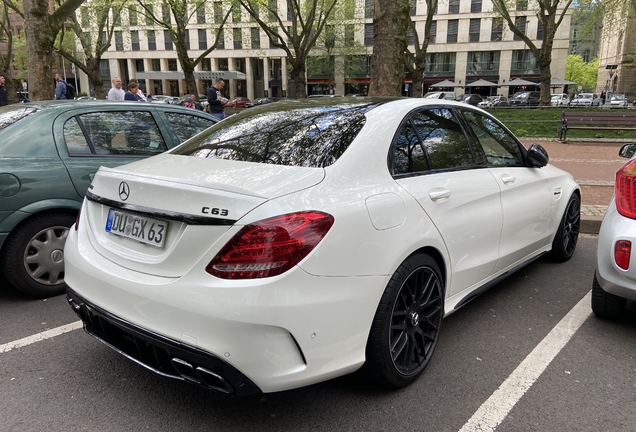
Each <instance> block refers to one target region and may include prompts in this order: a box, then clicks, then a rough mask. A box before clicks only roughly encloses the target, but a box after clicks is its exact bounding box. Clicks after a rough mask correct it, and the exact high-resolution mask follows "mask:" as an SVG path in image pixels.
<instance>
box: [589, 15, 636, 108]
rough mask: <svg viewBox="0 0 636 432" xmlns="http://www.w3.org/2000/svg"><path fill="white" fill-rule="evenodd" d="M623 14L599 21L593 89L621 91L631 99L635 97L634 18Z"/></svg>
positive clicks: (635, 26)
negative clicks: (601, 22) (599, 30)
mask: <svg viewBox="0 0 636 432" xmlns="http://www.w3.org/2000/svg"><path fill="white" fill-rule="evenodd" d="M625 15H626V17H623V18H616V19H611V20H608V21H606V22H605V23H604V24H603V29H602V36H601V41H600V43H599V45H600V49H599V66H598V67H599V69H598V79H597V81H596V92H597V93H598V94H600V93H601V92H602V91H605V92H606V93H608V92H611V93H622V94H625V95H627V97H628V99H629V100H630V101H632V100H633V99H634V98H635V97H636V70H635V69H634V55H635V54H636V34H635V31H636V21H635V19H634V17H632V16H629V15H628V14H625Z"/></svg>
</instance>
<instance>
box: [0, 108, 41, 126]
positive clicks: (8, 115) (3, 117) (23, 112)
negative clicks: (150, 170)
mask: <svg viewBox="0 0 636 432" xmlns="http://www.w3.org/2000/svg"><path fill="white" fill-rule="evenodd" d="M37 111H39V109H38V108H36V107H31V106H27V107H25V106H22V107H21V106H17V107H16V105H8V106H3V107H0V130H2V129H5V128H7V127H9V126H11V125H12V124H14V123H17V122H19V121H20V120H22V119H23V118H25V117H27V116H28V115H30V114H33V113H35V112H37Z"/></svg>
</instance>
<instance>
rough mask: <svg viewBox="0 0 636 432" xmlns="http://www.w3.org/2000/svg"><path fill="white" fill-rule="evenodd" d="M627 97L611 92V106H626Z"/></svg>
mask: <svg viewBox="0 0 636 432" xmlns="http://www.w3.org/2000/svg"><path fill="white" fill-rule="evenodd" d="M628 103H629V102H628V101H627V97H626V96H625V95H624V94H613V95H612V97H611V98H610V107H611V108H627V105H628Z"/></svg>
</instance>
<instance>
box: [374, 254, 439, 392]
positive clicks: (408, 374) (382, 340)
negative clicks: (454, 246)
mask: <svg viewBox="0 0 636 432" xmlns="http://www.w3.org/2000/svg"><path fill="white" fill-rule="evenodd" d="M443 316H444V288H443V282H442V277H441V272H440V270H439V267H438V265H437V263H436V262H435V260H433V258H431V257H430V256H428V255H425V254H416V255H411V256H410V257H409V258H408V259H407V260H406V261H404V262H403V263H402V264H401V265H400V267H398V269H397V270H396V272H395V274H394V275H393V277H392V278H391V280H390V281H389V283H388V285H387V287H386V289H385V291H384V294H383V295H382V298H381V300H380V304H379V306H378V309H377V311H376V313H375V317H374V319H373V323H372V325H371V331H370V333H369V339H368V341H367V347H366V362H365V364H364V366H363V369H362V370H363V372H364V373H365V374H366V375H367V376H368V377H369V378H371V379H372V380H374V381H376V382H379V383H381V384H384V385H386V386H389V387H393V388H401V387H405V386H407V385H409V384H411V383H412V382H413V381H415V380H416V379H417V377H419V376H420V375H421V374H422V372H423V371H424V369H425V368H426V366H427V365H428V363H429V361H430V359H431V357H432V356H433V352H434V351H435V347H436V345H437V341H438V339H439V332H440V328H441V324H442V318H443ZM391 347H393V348H391Z"/></svg>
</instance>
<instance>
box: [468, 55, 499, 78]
mask: <svg viewBox="0 0 636 432" xmlns="http://www.w3.org/2000/svg"><path fill="white" fill-rule="evenodd" d="M500 56H501V53H500V52H499V51H483V52H469V53H468V61H467V62H466V75H469V76H488V75H490V76H492V75H497V74H499V58H500Z"/></svg>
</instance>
